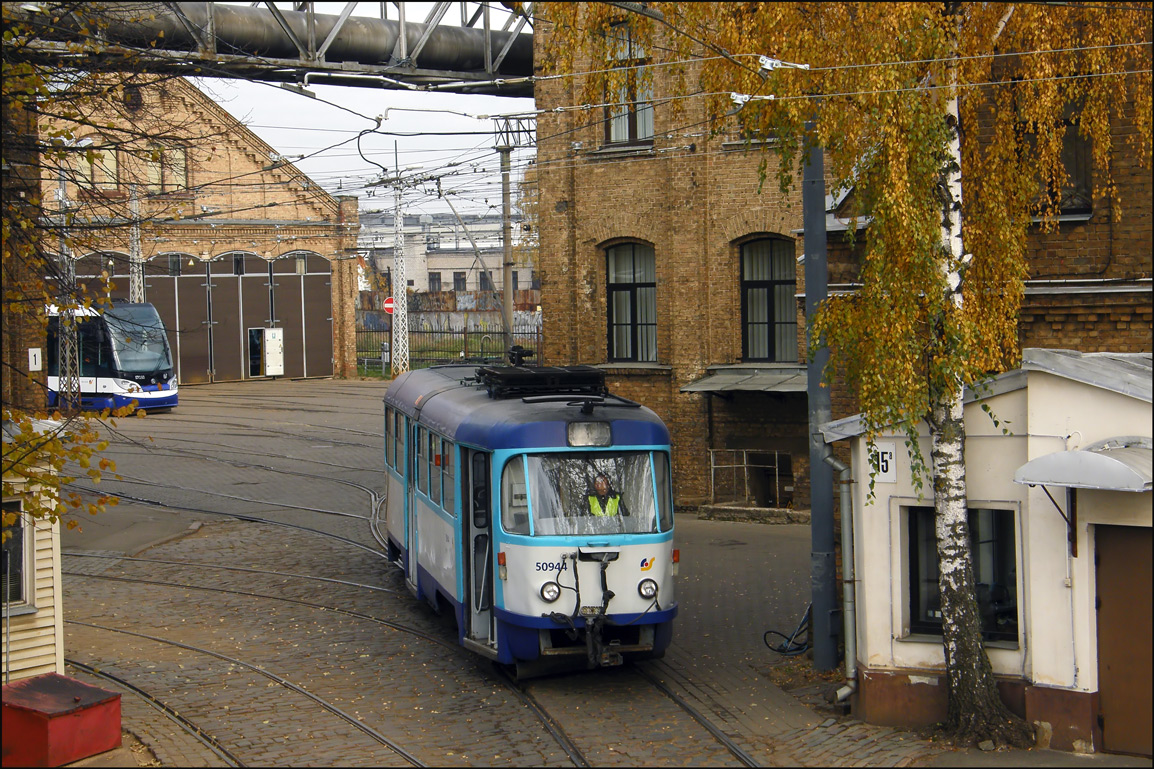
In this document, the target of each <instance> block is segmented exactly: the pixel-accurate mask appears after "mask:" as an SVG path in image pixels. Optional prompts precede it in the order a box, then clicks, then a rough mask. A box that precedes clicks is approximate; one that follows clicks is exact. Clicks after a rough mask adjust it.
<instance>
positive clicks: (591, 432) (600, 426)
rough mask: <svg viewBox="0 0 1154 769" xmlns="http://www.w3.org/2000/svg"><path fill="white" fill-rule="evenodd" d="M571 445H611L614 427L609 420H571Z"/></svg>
mask: <svg viewBox="0 0 1154 769" xmlns="http://www.w3.org/2000/svg"><path fill="white" fill-rule="evenodd" d="M568 437H569V445H570V446H611V445H613V429H612V428H611V427H610V426H609V423H608V422H570V423H569V436H568Z"/></svg>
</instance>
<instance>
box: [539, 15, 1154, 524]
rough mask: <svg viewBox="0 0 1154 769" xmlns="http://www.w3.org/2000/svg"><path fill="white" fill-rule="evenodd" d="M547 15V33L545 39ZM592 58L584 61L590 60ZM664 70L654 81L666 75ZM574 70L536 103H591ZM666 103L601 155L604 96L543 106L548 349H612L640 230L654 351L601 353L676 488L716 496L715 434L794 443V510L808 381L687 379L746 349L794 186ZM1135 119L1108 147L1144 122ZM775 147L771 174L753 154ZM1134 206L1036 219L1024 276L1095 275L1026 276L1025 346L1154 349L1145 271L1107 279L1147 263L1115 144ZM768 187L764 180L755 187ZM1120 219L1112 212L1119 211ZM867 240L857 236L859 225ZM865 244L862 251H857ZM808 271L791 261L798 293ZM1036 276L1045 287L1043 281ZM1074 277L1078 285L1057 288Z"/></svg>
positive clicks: (835, 242) (726, 442)
mask: <svg viewBox="0 0 1154 769" xmlns="http://www.w3.org/2000/svg"><path fill="white" fill-rule="evenodd" d="M548 35H549V30H548V27H547V26H546V27H543V28H542V29H539V30H537V32H536V38H537V40H536V45H537V46H538V50H541V46H543V45H545V44H546V42H547V39H548ZM584 64H588V62H586V63H582V62H577V63H576V64H575V70H576V71H583V70H584V69H587V68H588V69H591V68H592V66H589V67H585V66H584ZM666 77H667V76H666V75H664V74H662V72H661V71H658V72H656V73H655V74H654V78H655V82H654V93H655V94H658V95H661V94H662V93H665V92H667V91H668V90H669V89H670V85H669V81H667V80H666V79H665V78H666ZM581 85H582V84H581V82H580V78H561V79H557V80H546V81H542V82H539V83H538V84H537V85H536V97H537V106H538V108H540V109H543V110H551V109H553V108H555V107H557V106H568V105H576V104H579V103H580V99H581V97H580V89H581ZM680 104H681V106H682V107H683V109H684V112H683V113H682V114H680V115H675V114H672V113H671V112H670V110H669V108H668V107H667V106H665V105H661V104H659V105H658V106H657V107H656V108H655V110H654V122H655V137H654V141H653V146H652V148H650V149H648V150H646V151H639V152H634V153H631V154H606V153H605V151H604V149H602V147H603V144H604V129H603V126H602V123H601V120H602V119H603V117H604V116H603V115H602V114H601V112H600V111H599V110H597V109H591V110H580V111H567V112H545V113H543V114H541V115H540V116H539V118H538V141H539V150H538V169H539V172H538V173H539V178H538V185H539V189H540V204H539V215H540V239H541V269H540V276H541V304H542V309H543V316H544V338H545V347H546V350H545V354H546V358H547V360H549V362H550V363H552V364H555V365H565V364H571V363H592V364H606V363H607V359H608V358H607V356H608V352H607V337H608V331H607V307H606V301H607V290H606V258H605V249H606V248H607V247H608V246H611V245H614V244H615V243H619V242H628V241H639V242H643V243H646V244H649V245H651V246H652V247H653V249H654V253H655V255H656V261H657V296H658V299H657V302H658V306H657V324H658V331H657V333H658V360H657V363H656V365H636V366H626V365H617V364H613V365H611V366H608V383H609V385H610V387H611V388H612V389H613V390H614V391H615V392H618V393H620V394H621V395H624V396H625V397H629V398H633V399H635V400H638V401H640V402H642V403H644V404H646V405H648V406H650V407H652V408H653V409H654V410H655V411H657V413H658V414H659V415H660V416H661V417H662V418H663V419H664V420H665V421H666V423H667V425H668V426H669V428H670V431H671V432H672V435H673V446H674V484H675V493H676V495H677V499H678V501H679V503H681V504H686V505H693V504H696V503H699V502H701V501H703V500H704V499H705V498H706V497H707V495H708V494H709V483H710V477H709V476H710V472H709V449H710V448H726V447H740V448H755V449H756V448H760V449H763V450H774V449H778V450H789V451H790V452H791V455H792V457H793V461H792V464H793V468H792V469H793V476H794V482H795V484H794V485H795V490H796V492H795V493H796V496H795V506H797V507H804V506H808V504H809V500H808V491H809V489H808V472H809V469H808V445H807V443H806V442H805V436H806V435H807V433H808V423H807V412H806V403H805V401H806V399H805V397H804V395H798V396H786V395H782V394H773V393H739V394H736V395H734V396H733V397H725V398H722V397H718V396H714V395H706V394H697V393H694V394H690V393H682V392H680V388H681V387H683V386H685V385H686V384H688V383H690V382H693V381H695V380H697V379H700V378H701V377H702V376H704V374H705V372H706V368H707V367H708V366H710V365H718V364H732V363H739V362H740V358H741V323H740V317H741V296H740V275H739V265H740V245H741V243H742V242H743V241H744V240H746V239H750V238H753V237H758V236H763V235H767V234H773V235H779V236H784V237H787V238H793V239H794V240H795V250H796V252H797V253H798V254H799V255H800V254H801V253H802V251H803V241H802V238H801V236H800V235H799V234H797V232H798V231H799V230H800V229H801V226H802V221H801V215H802V210H801V208H802V207H801V190H800V184H798V185H796V186H795V187H794V189H793V191H792V192H791V193H790V194H789V195H788V196H783V195H782V193H781V192H780V191H779V189H778V185H777V184H776V180H775V174H776V171H777V168H776V167H775V162H776V155H775V154H774V153H773V152H770V153H768V154H762V153H759V152H757V151H753V152H749V153H746V152H744V151H741V150H736V149H732V148H731V147H727V146H726V145H725V139H727V138H730V137H727V136H726V135H725V134H718V135H710V134H709V133H708V132H707V131H706V130H705V128H704V127H703V120H704V114H703V112H702V111H701V108H700V104H699V103H697V102H696V101H695V100H692V99H688V100H683V101H682V102H680ZM1128 120H1129V118H1125V119H1123V120H1120V121H1119V122H1118V125H1117V126H1116V130H1115V134H1116V135H1115V137H1114V138H1115V145H1114V146H1115V147H1117V148H1122V147H1124V146H1125V144H1124V143H1125V140H1126V139H1127V137H1128V135H1129V134H1130V133H1132V132H1133V127H1132V125H1131V124H1130V123H1129V122H1128ZM763 158H764V159H765V160H767V162H768V168H767V171H766V181H765V183H764V185H762V184H761V178H760V177H759V174H758V166H759V163H760V162H761V161H762V159H763ZM1111 162H1112V163H1114V166H1113V172H1114V176H1115V180H1116V182H1117V184H1118V188H1119V192H1120V194H1121V196H1122V199H1123V201H1124V203H1123V205H1124V206H1125V208H1124V210H1120V211H1118V212H1115V211H1114V210H1113V209H1112V208H1111V207H1110V206H1109V204H1108V203H1107V202H1106V201H1104V200H1099V201H1098V204H1097V206H1096V208H1095V211H1094V214H1093V216H1092V217H1091V218H1090V219H1089V221H1086V222H1066V223H1062V224H1060V225H1058V226H1057V228H1056V229H1055V230H1054V231H1053V232H1042V231H1041V229H1040V228H1035V230H1034V232H1033V233H1032V234H1031V238H1030V251H1029V259H1030V263H1031V273H1030V276H1031V278H1032V279H1035V281H1045V280H1049V281H1055V280H1057V281H1068V280H1081V281H1084V282H1085V281H1090V282H1089V283H1086V284H1085V285H1083V286H1082V287H1081V288H1080V289H1079V290H1080V291H1082V292H1083V293H1082V294H1080V295H1071V294H1069V293H1063V294H1057V295H1054V296H1051V295H1050V294H1049V293H1038V292H1051V291H1054V290H1058V289H1056V288H1055V287H1054V286H1051V285H1049V284H1044V283H1032V284H1031V286H1032V288H1031V291H1033V292H1034V293H1031V294H1030V295H1029V296H1028V297H1027V301H1026V304H1025V307H1024V308H1023V312H1022V317H1021V324H1020V328H1021V344H1022V345H1023V346H1046V347H1071V348H1074V349H1082V350H1116V351H1122V350H1125V351H1140V350H1141V351H1149V350H1150V349H1151V313H1150V297H1149V294H1148V293H1147V292H1148V291H1149V283H1146V284H1145V289H1144V290H1143V291H1140V292H1134V291H1133V290H1131V291H1129V292H1122V293H1119V292H1118V287H1117V286H1112V285H1110V283H1111V282H1117V281H1129V282H1130V283H1131V285H1133V283H1132V282H1133V281H1134V280H1136V279H1140V278H1145V279H1149V278H1150V276H1151V264H1150V262H1151V240H1152V238H1151V225H1150V210H1151V185H1150V172H1149V170H1148V169H1145V168H1143V167H1141V166H1140V165H1138V164H1137V163H1136V162H1132V161H1131V159H1130V157H1129V155H1127V154H1126V153H1125V152H1123V151H1121V150H1119V151H1117V152H1115V156H1114V158H1113V159H1112V161H1111ZM759 188H760V189H759ZM1115 213H1120V214H1121V217H1120V218H1119V219H1118V220H1117V221H1115V217H1114V214H1115ZM861 237H864V236H862V235H860V234H859V238H861ZM860 248H861V245H860V242H859V244H858V246H857V247H856V249H855V250H856V251H859V252H860ZM857 265H858V260H857V259H856V258H855V257H854V255H853V254H852V253H851V249H850V248H849V247H848V246H847V245H846V244H845V242H844V240H843V236H842V235H838V234H836V233H831V234H830V237H829V283H830V285H831V286H834V285H836V284H850V283H852V282H854V281H855V280H857V277H858V266H857ZM803 273H804V270H803V269H802V268H800V267H799V269H798V273H797V281H798V292H799V293H801V292H803V291H804V276H803ZM1035 289H1036V291H1035ZM1061 290H1063V291H1065V290H1068V287H1067V288H1063V289H1061ZM803 311H804V301H799V302H798V320H799V323H798V335H799V345H798V346H799V350H800V357H799V359H798V361H797V362H799V363H804V361H805V355H806V353H805V339H804V336H805V324H804V312H803ZM831 400H832V414H833V417H834V418H835V419H836V418H840V417H844V416H849V415H851V414H853V413H856V411H857V410H858V404H857V401H856V398H855V396H854V393H853V392H852V391H850V390H849V389H848V388H846V387H845V386H844V384H842V383H841V382H840V381H839V380H835V381H834V383H833V387H832V391H831Z"/></svg>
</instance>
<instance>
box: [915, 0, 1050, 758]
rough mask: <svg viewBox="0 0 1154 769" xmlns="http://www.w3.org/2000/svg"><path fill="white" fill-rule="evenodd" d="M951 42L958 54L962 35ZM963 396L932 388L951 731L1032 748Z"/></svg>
mask: <svg viewBox="0 0 1154 769" xmlns="http://www.w3.org/2000/svg"><path fill="white" fill-rule="evenodd" d="M947 12H948V13H952V14H955V15H956V14H957V13H958V6H957V4H955V3H951V4H948V5H947ZM951 43H952V45H953V47H954V54H955V57H956V54H957V37H956V35H955V36H954V37H953V39H952V40H951ZM948 77H949V85H950V89H949V92H948V93H949V96H948V99H947V101H946V105H945V107H946V109H945V113H946V114H945V116H944V118H945V120H946V123H947V125H948V126H949V128H950V138H949V146H948V156H947V158H946V166H945V167H944V168H943V169H942V180H941V186H942V251H943V258H944V262H943V265H942V268H943V272H944V274H945V279H946V290H947V293H948V296H947V301H946V303H945V308H944V313H945V314H946V315H949V314H950V313H957V312H960V311H961V308H962V276H963V274H964V271H965V265H966V261H967V260H966V257H965V249H964V248H963V246H962V151H961V135H960V134H961V132H960V116H959V111H958V96H957V83H958V76H957V61H956V59H955V60H954V61H953V62H951V65H950V67H949V72H948ZM936 325H937V339H936V340H935V343H936V344H937V345H938V346H939V349H941V350H942V351H943V352H944V353H945V354H946V355H951V356H952V355H956V354H957V352H958V351H957V350H955V349H950V346H951V341H950V335H949V334H947V333H945V329H946V328H947V327H948V326H949V318H942V319H941V320H940V322H939V323H938V324H936ZM962 395H963V388H962V383H961V381H960V380H957V379H955V380H953V381H950V382H948V383H947V384H946V385H944V386H940V387H938V388H932V390H931V393H930V416H929V423H930V436H931V460H930V461H931V464H932V466H933V477H934V533H935V536H936V540H937V548H938V589H939V591H940V593H941V602H942V641H943V645H944V647H945V656H946V675H947V678H948V681H949V709H948V712H947V716H946V729H947V731H949V732H952V733H953V736H954V740H955V742H957V743H959V744H971V743H974V742H981V741H984V740H993V741H994V743H995V744H997V745H1012V746H1014V747H1028V746H1030V745H1032V744H1033V729H1032V728H1031V727H1030V725H1029V724H1027V723H1026V722H1025V721H1023V720H1022V719H1021V718H1019V717H1018V716H1016V715H1014V714H1013V713H1011V712H1010V711H1009V709H1008V708H1006V706H1005V704H1004V703H1003V702H1002V698H1001V697H1000V696H999V694H998V687H997V682H996V680H995V679H994V671H993V668H992V667H991V666H990V658H989V657H988V656H987V655H986V650H985V648H984V647H983V646H982V627H981V616H980V614H979V613H978V599H977V591H976V589H975V587H976V586H975V584H974V568H973V557H972V554H971V552H970V528H969V520H968V507H967V504H966V426H965V419H964V416H965V413H964V408H963V400H962Z"/></svg>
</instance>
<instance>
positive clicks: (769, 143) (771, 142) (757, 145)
mask: <svg viewBox="0 0 1154 769" xmlns="http://www.w3.org/2000/svg"><path fill="white" fill-rule="evenodd" d="M780 143H781V141H780V140H779V139H776V138H774V139H750V140H748V141H746V140H745V139H731V140H729V141H724V142H722V143H721V150H722V152H738V151H741V150H752V149H771V148H773V147H776V146H777V145H779V144H780Z"/></svg>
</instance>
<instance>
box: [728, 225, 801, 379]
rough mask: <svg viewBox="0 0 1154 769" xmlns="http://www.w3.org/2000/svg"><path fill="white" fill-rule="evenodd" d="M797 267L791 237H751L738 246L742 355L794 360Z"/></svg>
mask: <svg viewBox="0 0 1154 769" xmlns="http://www.w3.org/2000/svg"><path fill="white" fill-rule="evenodd" d="M796 293H797V268H796V262H795V260H794V256H793V241H790V240H786V239H785V238H763V239H760V240H753V241H750V242H748V243H746V244H744V245H743V246H742V247H741V357H742V360H745V361H772V362H779V363H796V362H797V302H796V300H795V299H794V294H796Z"/></svg>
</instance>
